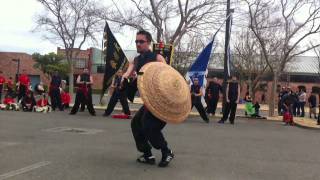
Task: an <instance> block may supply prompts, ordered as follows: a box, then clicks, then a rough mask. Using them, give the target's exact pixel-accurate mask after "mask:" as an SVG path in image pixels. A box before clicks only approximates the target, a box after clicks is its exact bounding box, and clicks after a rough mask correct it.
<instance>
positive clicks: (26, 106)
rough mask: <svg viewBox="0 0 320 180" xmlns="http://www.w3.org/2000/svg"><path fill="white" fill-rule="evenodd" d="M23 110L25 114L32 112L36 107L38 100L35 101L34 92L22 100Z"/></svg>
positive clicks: (30, 92)
mask: <svg viewBox="0 0 320 180" xmlns="http://www.w3.org/2000/svg"><path fill="white" fill-rule="evenodd" d="M21 105H22V110H23V111H25V112H28V111H29V112H31V111H32V110H33V107H34V106H35V105H36V100H35V99H34V96H33V92H32V91H29V92H28V93H27V95H26V96H25V97H23V98H22V102H21Z"/></svg>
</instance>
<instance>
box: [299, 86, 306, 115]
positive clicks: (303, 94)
mask: <svg viewBox="0 0 320 180" xmlns="http://www.w3.org/2000/svg"><path fill="white" fill-rule="evenodd" d="M306 102H307V94H306V92H304V90H303V89H300V93H299V109H298V114H300V117H304V116H305V109H304V106H305V105H306ZM300 112H301V113H300Z"/></svg>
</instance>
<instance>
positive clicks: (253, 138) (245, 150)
mask: <svg viewBox="0 0 320 180" xmlns="http://www.w3.org/2000/svg"><path fill="white" fill-rule="evenodd" d="M98 114H99V115H100V114H102V111H100V112H98ZM214 121H216V119H212V122H211V123H210V124H205V123H203V122H202V121H201V120H200V119H199V117H190V118H189V119H188V120H187V121H186V122H185V123H183V124H180V125H168V126H167V127H166V128H165V131H164V132H165V136H166V137H167V140H168V142H169V144H170V147H171V148H172V149H173V150H174V152H175V155H176V157H175V159H174V160H173V161H172V163H171V164H170V166H169V167H167V168H164V169H163V168H158V167H157V166H147V165H141V164H137V163H136V162H135V159H136V157H137V156H138V155H139V153H138V152H137V151H136V149H135V145H134V141H133V138H132V135H131V131H130V120H119V119H111V118H105V117H102V116H96V117H92V116H90V115H89V114H88V112H84V113H79V114H77V115H75V116H71V115H68V114H67V112H53V113H49V114H40V113H24V112H7V111H0V180H4V179H10V180H33V179H34V180H47V179H48V180H82V179H84V180H91V179H96V180H104V179H106V180H110V179H111V180H112V179H123V180H129V179H130V180H136V179H137V180H138V179H146V180H149V179H152V180H163V179H168V180H207V179H208V180H212V179H213V180H251V179H252V180H264V179H266V180H287V179H288V180H289V179H290V180H296V179H299V180H300V179H301V180H319V179H320V155H319V152H320V133H319V131H314V130H307V129H300V128H297V127H288V126H283V125H282V124H281V123H279V122H269V121H261V120H252V119H250V120H249V119H237V120H236V124H235V125H234V126H232V125H230V124H224V125H219V124H217V123H214ZM62 127H65V129H63V128H62ZM66 127H68V128H70V129H67V128H66ZM76 128H82V129H76ZM59 130H65V131H62V132H58V131H59ZM154 154H155V155H156V156H157V160H159V159H160V158H161V156H160V153H159V152H158V151H154Z"/></svg>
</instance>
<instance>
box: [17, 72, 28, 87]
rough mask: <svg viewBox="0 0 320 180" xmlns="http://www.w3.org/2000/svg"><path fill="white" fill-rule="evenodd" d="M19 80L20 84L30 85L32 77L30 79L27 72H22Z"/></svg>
mask: <svg viewBox="0 0 320 180" xmlns="http://www.w3.org/2000/svg"><path fill="white" fill-rule="evenodd" d="M19 82H20V84H22V85H25V86H29V85H30V79H29V77H28V75H26V74H22V75H21V76H20V77H19Z"/></svg>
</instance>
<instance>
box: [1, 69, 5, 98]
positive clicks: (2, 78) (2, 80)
mask: <svg viewBox="0 0 320 180" xmlns="http://www.w3.org/2000/svg"><path fill="white" fill-rule="evenodd" d="M5 82H6V79H5V78H4V77H3V75H2V71H0V103H1V102H2V90H3V85H4V83H5Z"/></svg>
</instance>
